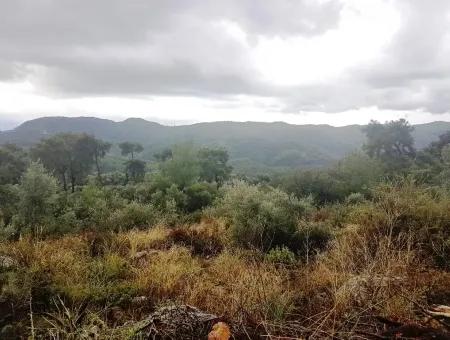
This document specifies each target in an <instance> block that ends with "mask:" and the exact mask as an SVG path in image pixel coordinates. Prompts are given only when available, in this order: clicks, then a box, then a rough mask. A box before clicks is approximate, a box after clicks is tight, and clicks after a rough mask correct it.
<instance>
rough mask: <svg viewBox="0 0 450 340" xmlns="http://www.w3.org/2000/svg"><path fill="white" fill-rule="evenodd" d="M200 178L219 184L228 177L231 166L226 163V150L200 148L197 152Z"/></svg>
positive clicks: (227, 157)
mask: <svg viewBox="0 0 450 340" xmlns="http://www.w3.org/2000/svg"><path fill="white" fill-rule="evenodd" d="M198 159H199V164H200V179H201V180H203V181H206V182H210V183H211V182H216V183H217V184H219V185H221V184H223V183H224V182H225V181H227V180H228V179H229V178H230V174H231V171H232V167H231V166H229V165H228V159H229V156H228V152H227V151H226V150H224V149H210V148H202V149H200V150H199V152H198Z"/></svg>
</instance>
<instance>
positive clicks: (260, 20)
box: [0, 0, 450, 128]
mask: <svg viewBox="0 0 450 340" xmlns="http://www.w3.org/2000/svg"><path fill="white" fill-rule="evenodd" d="M50 115H64V116H97V117H105V118H111V119H115V120H121V119H123V118H127V117H143V118H147V119H153V120H158V121H161V122H164V123H167V124H180V123H189V122H197V121H216V120H235V121H247V120H252V121H286V122H289V123H296V124H305V123H312V124H317V123H326V124H331V125H346V124H353V123H356V124H365V123H367V122H368V121H369V120H370V119H377V120H380V121H385V120H389V119H396V118H399V117H406V118H407V119H409V120H410V121H411V122H413V123H421V122H429V121H434V120H446V121H450V1H449V0H430V1H426V0H261V1H260V0H220V1H219V0H208V1H204V0H160V1H153V0H91V1H80V0H11V1H7V0H5V1H1V2H0V118H1V119H0V120H1V121H3V124H4V125H5V126H6V125H8V124H9V125H14V124H15V123H16V122H20V121H23V120H26V119H30V118H35V117H39V116H50ZM0 128H1V126H0Z"/></svg>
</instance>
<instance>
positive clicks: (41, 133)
mask: <svg viewBox="0 0 450 340" xmlns="http://www.w3.org/2000/svg"><path fill="white" fill-rule="evenodd" d="M362 128H363V126H360V125H349V126H344V127H332V126H329V125H291V124H286V123H282V122H275V123H259V122H244V123H242V122H213V123H199V124H193V125H184V126H173V127H169V126H164V125H160V124H158V123H154V122H149V121H146V120H143V119H137V118H130V119H127V120H125V121H122V122H114V121H111V120H106V119H99V118H89V117H80V118H67V117H48V118H39V119H35V120H30V121H27V122H25V123H23V124H22V125H20V126H18V127H17V128H15V129H14V130H9V131H4V132H0V144H4V143H15V144H18V145H22V146H30V145H32V144H34V143H36V142H37V141H39V140H40V139H41V138H45V137H47V136H50V135H53V134H57V133H61V132H75V133H80V132H86V133H89V134H93V135H95V136H96V137H98V138H101V139H104V140H107V141H110V142H114V143H117V142H122V141H133V142H139V143H142V144H143V145H144V146H145V147H146V151H145V152H144V154H143V157H144V158H148V159H150V158H151V156H152V154H153V153H154V152H156V151H158V150H160V149H162V148H164V147H167V146H170V145H171V144H174V143H182V142H187V141H191V142H194V143H195V144H198V145H214V146H223V147H226V148H227V149H228V150H229V152H230V156H231V160H232V163H233V165H234V166H235V167H236V168H237V169H239V170H242V171H245V172H254V171H260V170H275V169H277V168H286V167H316V166H322V165H325V164H327V163H329V162H331V161H333V160H337V159H340V158H342V157H344V156H345V155H346V154H348V153H350V152H351V151H353V150H355V149H358V148H360V147H361V145H362V144H363V142H364V134H363V132H362ZM447 130H450V122H433V123H429V124H421V125H416V126H415V130H414V137H415V140H416V147H418V148H422V147H424V146H425V145H427V144H429V143H430V142H431V141H433V140H435V139H436V138H437V137H438V136H439V135H440V134H442V133H443V132H445V131H447Z"/></svg>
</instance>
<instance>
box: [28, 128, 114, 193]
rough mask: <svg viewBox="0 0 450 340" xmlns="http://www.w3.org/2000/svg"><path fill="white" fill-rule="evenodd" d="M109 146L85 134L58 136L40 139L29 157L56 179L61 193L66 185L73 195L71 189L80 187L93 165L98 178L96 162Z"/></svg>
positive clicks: (98, 169)
mask: <svg viewBox="0 0 450 340" xmlns="http://www.w3.org/2000/svg"><path fill="white" fill-rule="evenodd" d="M109 147H110V146H109V145H108V144H107V143H105V142H102V141H100V140H97V139H95V138H94V137H92V136H89V135H86V134H80V135H77V134H61V135H55V136H53V137H50V138H47V139H43V140H42V141H41V142H39V143H38V144H37V145H35V146H34V147H33V148H32V149H31V154H32V156H33V158H34V159H36V160H40V161H41V162H42V164H43V165H44V166H45V167H46V168H47V170H49V171H51V172H52V173H54V174H55V175H57V176H58V177H59V179H60V180H61V182H62V183H63V187H64V190H67V183H68V182H69V183H70V185H71V189H72V192H74V191H75V186H76V185H79V184H83V182H84V181H85V179H86V178H87V176H88V175H89V174H90V172H91V169H92V167H93V165H94V164H97V171H98V176H100V165H99V159H100V158H102V155H103V156H104V155H105V154H106V151H107V149H109Z"/></svg>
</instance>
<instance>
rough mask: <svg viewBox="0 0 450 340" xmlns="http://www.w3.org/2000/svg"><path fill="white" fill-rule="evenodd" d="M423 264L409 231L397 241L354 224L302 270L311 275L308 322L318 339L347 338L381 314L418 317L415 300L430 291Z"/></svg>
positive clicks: (307, 284)
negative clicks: (423, 279)
mask: <svg viewBox="0 0 450 340" xmlns="http://www.w3.org/2000/svg"><path fill="white" fill-rule="evenodd" d="M394 245H395V246H394ZM398 245H402V246H401V247H399V248H398V247H397V246H398ZM422 268H423V264H422V263H421V262H420V260H419V258H418V257H417V254H416V253H415V251H414V250H413V249H412V248H411V238H410V237H409V236H408V235H404V234H399V235H398V236H396V238H395V240H393V239H390V238H389V237H388V236H385V235H379V236H378V237H375V236H374V235H373V234H369V233H367V232H366V230H364V228H363V227H358V226H355V225H351V226H348V227H347V228H345V229H344V230H343V231H342V232H341V234H340V235H339V237H338V238H337V239H336V240H335V241H334V242H333V244H332V245H331V247H330V248H329V250H328V251H327V252H326V253H324V254H322V255H321V256H320V257H319V258H318V259H317V261H316V263H315V264H314V265H313V266H311V268H310V270H309V271H306V272H305V271H302V275H303V276H306V278H307V279H306V280H304V285H303V286H302V287H301V288H300V290H301V291H303V294H304V295H303V303H304V310H305V311H307V314H309V317H308V318H304V321H305V324H303V325H302V326H303V327H305V329H309V333H308V335H309V336H311V337H312V338H321V337H331V336H340V337H344V338H345V337H348V336H349V335H350V334H353V333H354V332H356V331H358V330H361V329H365V330H366V329H367V328H369V329H370V327H371V326H373V327H375V326H376V324H377V322H376V321H375V316H383V317H387V318H390V319H396V320H410V319H414V318H415V304H416V303H419V304H420V303H424V297H425V293H426V287H424V286H423V285H421V284H420V283H419V282H418V280H417V278H416V276H417V273H420V272H421V271H422Z"/></svg>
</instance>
